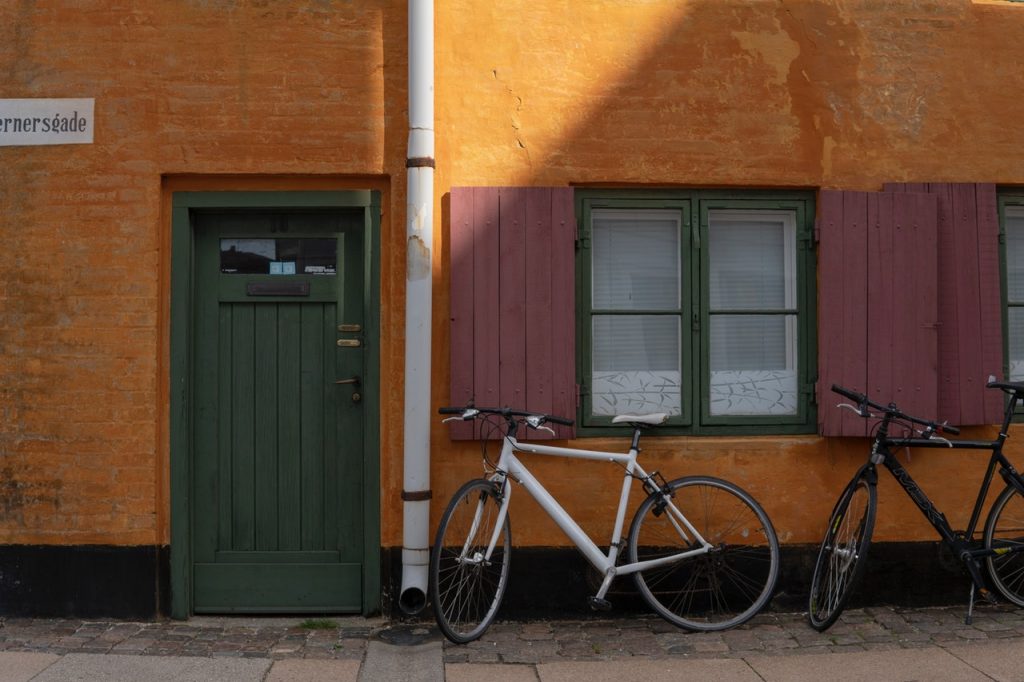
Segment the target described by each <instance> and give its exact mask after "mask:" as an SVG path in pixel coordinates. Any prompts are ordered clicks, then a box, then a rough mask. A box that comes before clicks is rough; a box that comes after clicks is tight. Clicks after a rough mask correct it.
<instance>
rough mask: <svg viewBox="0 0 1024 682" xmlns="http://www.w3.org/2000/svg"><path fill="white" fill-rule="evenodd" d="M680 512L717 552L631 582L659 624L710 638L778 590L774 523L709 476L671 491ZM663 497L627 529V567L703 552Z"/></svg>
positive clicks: (675, 484) (679, 482)
mask: <svg viewBox="0 0 1024 682" xmlns="http://www.w3.org/2000/svg"><path fill="white" fill-rule="evenodd" d="M668 487H669V489H670V490H671V496H672V497H671V499H672V502H673V504H674V505H675V507H676V508H677V509H679V510H680V511H681V512H682V514H683V515H684V516H685V517H686V518H687V520H689V522H690V523H691V524H692V525H693V526H694V527H695V528H696V529H697V530H698V531H699V532H700V533H701V535H702V536H703V537H704V539H705V540H707V541H708V542H710V543H711V544H713V545H715V546H716V549H715V550H713V551H712V552H708V553H706V554H701V555H697V556H693V557H690V558H688V559H683V560H681V561H678V562H674V563H671V564H667V565H662V566H657V567H654V568H650V569H647V570H644V571H638V572H636V573H634V574H633V579H634V581H635V583H636V587H637V589H638V590H639V592H640V595H641V596H642V597H643V599H644V601H646V602H647V603H648V604H649V605H650V607H651V608H652V609H653V610H654V611H655V612H656V613H657V614H658V615H660V616H661V617H662V618H664V619H665V620H667V621H669V622H670V623H673V624H675V625H676V626H678V627H681V628H684V629H686V630H694V631H698V632H713V631H717V630H725V629H728V628H731V627H735V626H737V625H739V624H741V623H744V622H746V621H747V620H749V619H750V618H752V617H753V616H754V615H755V614H757V613H758V612H759V611H760V610H761V609H762V608H764V606H765V604H767V603H768V600H769V599H771V597H772V594H773V592H774V590H775V583H776V581H777V580H778V576H779V561H780V559H779V540H778V537H777V536H776V534H775V529H774V527H773V526H772V523H771V520H770V519H769V518H768V515H767V514H766V513H765V511H764V509H762V508H761V505H759V504H758V503H757V502H756V501H755V500H754V498H753V497H751V496H750V495H749V494H747V493H746V492H745V491H743V490H742V489H741V488H739V487H738V486H736V485H734V484H732V483H729V482H728V481H723V480H721V479H718V478H712V477H710V476H691V477H686V478H678V479H675V480H673V481H670V482H669V483H668ZM663 499H664V495H663V493H661V492H656V493H652V494H651V495H649V496H648V497H647V499H645V500H644V501H643V502H642V503H641V504H640V507H639V508H638V509H637V511H636V514H635V515H634V517H633V521H632V523H631V524H630V528H629V540H628V541H629V560H630V562H637V561H646V560H649V559H654V558H657V557H661V556H666V555H668V554H672V553H674V552H679V551H684V550H686V549H695V548H697V547H699V545H698V544H697V543H696V542H694V541H693V540H691V539H687V538H684V537H683V536H682V535H681V534H680V533H679V531H678V530H677V526H674V525H673V522H672V520H670V518H669V516H670V514H671V511H670V510H668V509H662V510H661V512H660V513H658V509H659V506H660V505H659V502H661V501H662V500H663Z"/></svg>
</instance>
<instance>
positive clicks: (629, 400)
mask: <svg viewBox="0 0 1024 682" xmlns="http://www.w3.org/2000/svg"><path fill="white" fill-rule="evenodd" d="M679 335H680V329H679V317H678V316H676V315H596V316H594V318H593V338H594V367H593V373H592V377H591V378H592V387H593V390H592V395H593V414H595V415H617V414H626V413H638V414H645V413H651V412H667V413H668V414H670V415H677V414H680V413H681V412H682V394H681V380H682V372H681V368H680V336H679Z"/></svg>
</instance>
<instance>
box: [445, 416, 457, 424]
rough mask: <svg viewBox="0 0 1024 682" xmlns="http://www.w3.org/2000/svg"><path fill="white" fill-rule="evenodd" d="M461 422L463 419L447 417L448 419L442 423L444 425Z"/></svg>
mask: <svg viewBox="0 0 1024 682" xmlns="http://www.w3.org/2000/svg"><path fill="white" fill-rule="evenodd" d="M460 421H462V417H446V418H444V419H442V420H441V423H442V424H447V423H448V422H460Z"/></svg>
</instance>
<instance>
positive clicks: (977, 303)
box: [885, 183, 1003, 425]
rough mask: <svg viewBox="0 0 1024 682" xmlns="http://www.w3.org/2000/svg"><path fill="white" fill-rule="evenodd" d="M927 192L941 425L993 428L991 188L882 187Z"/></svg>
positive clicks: (997, 404)
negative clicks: (933, 212)
mask: <svg viewBox="0 0 1024 682" xmlns="http://www.w3.org/2000/svg"><path fill="white" fill-rule="evenodd" d="M885 190H886V191H892V192H928V193H930V194H933V195H935V196H936V197H937V198H938V202H939V225H938V235H939V236H938V239H939V251H938V267H939V280H938V287H939V323H940V327H939V417H940V419H945V420H949V422H950V423H952V424H961V425H966V424H998V423H999V422H1000V421H1001V420H1002V417H1003V403H1002V393H1000V392H999V391H992V390H989V389H986V388H985V384H986V383H987V381H988V377H989V376H990V375H991V376H995V377H1000V378H1001V377H1002V375H1003V335H1002V303H1001V300H1002V299H1001V292H1000V286H999V218H998V210H999V209H998V206H997V201H996V188H995V185H991V184H974V183H927V184H895V183H893V184H887V185H885Z"/></svg>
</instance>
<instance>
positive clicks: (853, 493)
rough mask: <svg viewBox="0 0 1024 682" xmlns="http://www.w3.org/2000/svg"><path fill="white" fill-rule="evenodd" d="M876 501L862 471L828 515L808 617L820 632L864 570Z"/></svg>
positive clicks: (833, 619) (840, 609) (843, 604)
mask: <svg viewBox="0 0 1024 682" xmlns="http://www.w3.org/2000/svg"><path fill="white" fill-rule="evenodd" d="M877 502H878V493H877V490H876V489H875V484H874V483H872V482H871V481H869V480H868V479H867V477H866V476H865V475H864V474H863V473H860V474H858V475H857V476H856V477H855V478H854V479H853V480H852V481H850V484H849V485H847V486H846V489H845V490H843V494H842V495H840V496H839V500H838V501H837V502H836V506H835V507H834V508H833V510H832V515H831V516H829V521H828V527H827V528H826V529H825V537H824V538H823V539H822V541H821V547H820V548H819V550H818V559H817V561H815V563H814V577H813V578H812V579H811V594H810V597H809V599H808V605H807V620H808V621H809V622H810V624H811V627H812V628H814V629H815V630H817V631H818V632H823V631H825V630H827V629H828V628H830V627H831V626H832V624H833V623H835V622H836V620H837V619H838V618H839V616H840V614H841V613H842V612H843V609H844V608H845V607H846V602H847V600H849V598H850V594H851V593H852V591H853V589H854V588H855V587H856V585H857V583H858V582H859V580H860V578H861V576H862V575H863V573H864V566H865V565H866V563H867V556H868V550H869V549H870V548H871V534H872V532H873V531H874V527H875V508H876V505H877Z"/></svg>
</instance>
